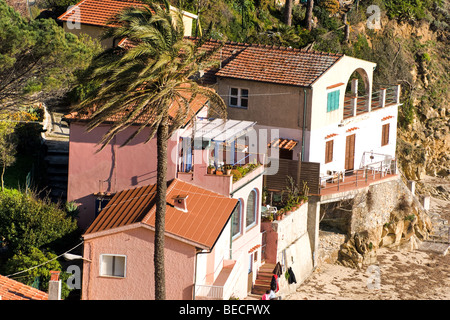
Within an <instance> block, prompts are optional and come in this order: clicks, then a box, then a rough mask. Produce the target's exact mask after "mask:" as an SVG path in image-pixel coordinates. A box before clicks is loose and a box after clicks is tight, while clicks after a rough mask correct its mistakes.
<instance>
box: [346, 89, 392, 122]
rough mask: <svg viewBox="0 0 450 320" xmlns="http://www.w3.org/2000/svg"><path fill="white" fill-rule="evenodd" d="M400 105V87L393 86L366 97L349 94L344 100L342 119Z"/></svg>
mask: <svg viewBox="0 0 450 320" xmlns="http://www.w3.org/2000/svg"><path fill="white" fill-rule="evenodd" d="M399 103H400V85H394V86H390V87H387V88H381V89H380V90H378V91H376V92H374V93H372V95H371V97H369V96H368V95H364V96H358V95H357V94H355V93H349V94H346V95H345V98H344V119H348V118H351V117H355V116H358V115H360V114H364V113H367V112H371V111H374V110H377V109H382V108H385V107H388V106H391V105H396V104H399Z"/></svg>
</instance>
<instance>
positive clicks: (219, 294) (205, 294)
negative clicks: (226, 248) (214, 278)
mask: <svg viewBox="0 0 450 320" xmlns="http://www.w3.org/2000/svg"><path fill="white" fill-rule="evenodd" d="M222 263H223V262H222ZM241 269H242V253H240V254H239V256H238V259H236V263H235V264H234V266H233V269H232V270H231V272H230V274H229V275H228V278H227V280H226V281H225V283H224V285H223V286H215V285H204V284H200V285H197V284H196V285H195V296H196V297H197V298H199V299H210V300H226V299H229V298H230V297H231V295H232V294H233V290H234V287H235V284H236V282H237V280H238V278H239V275H240V274H241Z"/></svg>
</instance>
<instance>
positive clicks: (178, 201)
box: [173, 195, 188, 212]
mask: <svg viewBox="0 0 450 320" xmlns="http://www.w3.org/2000/svg"><path fill="white" fill-rule="evenodd" d="M187 198H188V196H187V195H178V196H175V197H173V205H174V207H175V209H177V210H180V211H183V212H187V211H188V209H187V200H186V199H187Z"/></svg>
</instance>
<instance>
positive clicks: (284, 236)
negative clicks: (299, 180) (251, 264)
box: [261, 203, 313, 295]
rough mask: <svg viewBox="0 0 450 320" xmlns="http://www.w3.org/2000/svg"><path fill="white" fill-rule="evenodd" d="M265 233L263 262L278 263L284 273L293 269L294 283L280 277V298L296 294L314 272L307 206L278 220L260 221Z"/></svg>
mask: <svg viewBox="0 0 450 320" xmlns="http://www.w3.org/2000/svg"><path fill="white" fill-rule="evenodd" d="M261 227H262V229H263V230H265V231H266V233H267V248H266V252H267V256H266V262H268V263H277V262H280V264H281V265H282V267H283V271H284V272H285V271H286V270H288V269H289V268H292V271H293V272H294V275H295V278H296V283H291V284H290V283H289V282H288V281H287V279H286V278H285V275H284V273H283V275H282V276H281V278H280V281H279V286H280V291H279V293H278V294H279V295H285V294H289V293H293V292H295V291H296V289H297V287H298V286H299V285H300V284H301V283H302V282H303V281H304V280H305V279H306V278H307V277H308V276H309V275H310V274H311V273H312V271H313V254H312V246H311V242H310V236H309V231H308V203H304V204H303V205H302V206H300V207H299V208H298V209H297V210H296V211H294V212H291V213H290V214H289V215H285V216H284V217H283V219H282V220H280V221H272V222H262V223H261Z"/></svg>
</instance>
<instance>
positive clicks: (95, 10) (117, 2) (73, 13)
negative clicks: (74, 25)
mask: <svg viewBox="0 0 450 320" xmlns="http://www.w3.org/2000/svg"><path fill="white" fill-rule="evenodd" d="M143 6H144V4H142V3H140V2H139V1H122V0H82V1H80V2H79V3H77V4H76V5H75V6H74V7H73V8H72V10H70V11H67V12H65V13H64V14H62V15H61V16H59V18H58V19H59V20H61V21H79V22H80V23H83V24H90V25H96V26H106V25H107V23H108V21H109V19H110V18H113V17H114V16H115V15H117V14H118V13H120V12H121V11H122V10H124V9H126V8H129V7H143ZM110 26H114V24H112V25H110Z"/></svg>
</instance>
